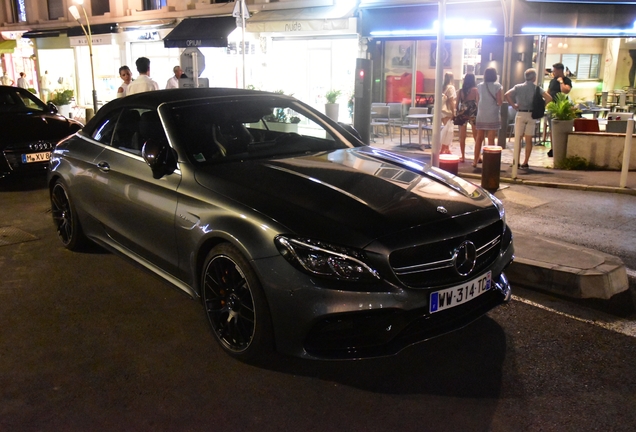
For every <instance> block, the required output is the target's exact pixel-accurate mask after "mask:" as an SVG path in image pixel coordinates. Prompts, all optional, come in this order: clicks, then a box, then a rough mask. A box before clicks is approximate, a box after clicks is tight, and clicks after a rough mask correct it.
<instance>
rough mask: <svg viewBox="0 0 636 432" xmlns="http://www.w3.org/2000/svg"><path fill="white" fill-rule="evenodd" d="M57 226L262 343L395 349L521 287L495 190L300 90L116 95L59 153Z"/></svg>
mask: <svg viewBox="0 0 636 432" xmlns="http://www.w3.org/2000/svg"><path fill="white" fill-rule="evenodd" d="M48 181H49V187H50V197H51V205H52V214H53V221H54V223H55V227H56V229H57V233H58V236H59V238H60V240H61V241H62V243H63V245H64V246H65V247H67V248H68V249H71V250H76V249H81V248H82V247H83V246H84V245H85V244H86V242H87V241H92V242H95V243H98V244H100V245H102V246H104V247H106V248H108V249H110V250H112V251H116V252H118V253H120V254H122V255H124V256H126V257H128V258H130V259H132V260H134V261H136V262H137V263H139V264H141V265H143V266H144V267H146V268H148V269H149V270H151V271H153V272H154V273H156V274H158V275H160V276H161V277H163V278H165V279H166V280H167V281H169V282H171V283H172V284H174V285H176V286H177V287H179V288H180V289H182V290H183V291H185V292H186V293H188V294H189V295H190V296H192V297H194V298H197V299H200V300H201V302H202V304H203V307H204V310H205V313H206V316H207V319H208V320H209V323H210V325H211V328H212V330H213V333H214V335H215V336H216V339H217V340H218V342H219V343H220V345H221V346H222V347H223V349H224V350H225V351H227V352H228V353H229V354H230V355H232V356H234V357H236V358H239V359H242V360H250V359H254V358H258V356H259V355H261V354H262V353H266V352H268V351H270V350H274V349H275V350H278V351H279V352H282V353H285V354H291V355H296V356H300V357H305V358H321V359H347V358H362V357H372V356H382V355H391V354H395V353H397V352H399V351H400V350H401V349H403V348H405V347H407V346H409V345H411V344H414V343H417V342H421V341H423V340H426V339H429V338H431V337H435V336H438V335H441V334H443V333H446V332H448V331H451V330H453V329H457V328H459V327H462V326H464V325H466V324H468V323H469V322H471V321H473V320H475V319H476V318H478V317H480V316H482V315H483V314H484V313H486V312H487V311H489V310H490V309H492V308H494V307H496V306H497V305H500V304H502V303H504V302H506V301H508V300H509V299H510V286H509V283H508V281H507V279H506V276H505V275H504V269H505V268H506V266H507V265H508V264H509V263H510V262H511V261H512V259H513V243H512V234H511V232H510V229H509V227H508V226H507V225H506V220H505V213H504V209H503V206H502V204H501V202H500V201H499V200H497V198H495V197H494V196H492V195H491V194H489V193H488V192H486V191H484V190H483V189H481V188H480V187H477V186H475V185H473V184H471V183H469V182H466V181H464V180H462V179H461V178H459V177H454V176H452V175H449V174H447V173H446V172H444V171H442V170H439V169H436V168H433V167H430V166H428V165H426V164H423V163H422V162H418V161H417V160H413V159H409V158H405V157H404V156H400V155H398V154H395V153H392V152H389V151H385V150H380V149H376V148H373V147H369V146H365V145H364V144H363V143H361V142H360V141H359V140H358V139H357V138H356V134H355V131H353V129H351V128H350V127H345V126H342V125H339V124H337V123H334V122H333V121H331V120H330V119H328V118H327V117H325V116H324V115H323V114H320V113H318V112H317V111H315V110H314V109H312V108H311V107H309V106H307V105H306V104H304V103H302V102H300V101H298V100H296V99H294V98H292V97H288V96H283V95H279V94H272V93H264V92H257V91H248V90H235V89H175V90H161V91H155V92H148V93H142V94H137V95H133V96H128V97H125V98H122V99H118V100H116V101H113V102H110V103H109V104H107V105H106V106H104V107H103V108H102V109H101V110H100V111H99V112H98V114H97V115H96V116H95V117H94V118H93V119H92V120H91V121H90V122H89V123H88V124H87V125H86V127H85V128H84V129H82V130H81V131H79V132H78V133H76V134H75V135H73V136H71V137H69V138H67V139H65V140H63V141H61V142H60V143H59V144H58V145H57V146H56V147H55V149H54V151H53V153H52V155H51V161H50V172H49V177H48Z"/></svg>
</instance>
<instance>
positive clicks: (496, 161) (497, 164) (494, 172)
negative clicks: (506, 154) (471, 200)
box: [481, 146, 501, 193]
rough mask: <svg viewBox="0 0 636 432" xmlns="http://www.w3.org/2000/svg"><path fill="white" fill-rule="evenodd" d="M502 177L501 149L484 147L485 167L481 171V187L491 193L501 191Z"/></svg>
mask: <svg viewBox="0 0 636 432" xmlns="http://www.w3.org/2000/svg"><path fill="white" fill-rule="evenodd" d="M500 177H501V147H499V146H484V156H483V165H482V170H481V187H483V188H484V189H486V190H487V191H488V192H490V193H495V192H496V191H497V189H499V179H500Z"/></svg>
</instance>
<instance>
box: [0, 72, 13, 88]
mask: <svg viewBox="0 0 636 432" xmlns="http://www.w3.org/2000/svg"><path fill="white" fill-rule="evenodd" d="M0 84H2V85H3V86H12V85H13V79H12V78H11V77H10V76H9V75H7V71H4V73H3V74H2V76H1V77H0Z"/></svg>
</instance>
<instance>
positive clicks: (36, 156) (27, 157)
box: [22, 152, 51, 163]
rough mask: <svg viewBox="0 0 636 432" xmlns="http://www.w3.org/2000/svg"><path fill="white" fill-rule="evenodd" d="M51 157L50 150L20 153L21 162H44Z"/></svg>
mask: <svg viewBox="0 0 636 432" xmlns="http://www.w3.org/2000/svg"><path fill="white" fill-rule="evenodd" d="M49 159H51V152H41V153H27V154H23V155H22V163H33V162H46V161H48V160H49Z"/></svg>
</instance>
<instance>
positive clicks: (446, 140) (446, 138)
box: [440, 120, 455, 146]
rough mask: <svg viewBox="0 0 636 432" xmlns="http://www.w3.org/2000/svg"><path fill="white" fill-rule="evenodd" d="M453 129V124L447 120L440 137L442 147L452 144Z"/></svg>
mask: <svg viewBox="0 0 636 432" xmlns="http://www.w3.org/2000/svg"><path fill="white" fill-rule="evenodd" d="M454 127H455V123H453V121H452V120H449V121H448V122H447V123H446V124H445V125H444V127H443V128H442V134H441V137H440V142H441V143H442V145H447V146H450V145H451V143H452V142H453V129H454Z"/></svg>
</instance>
